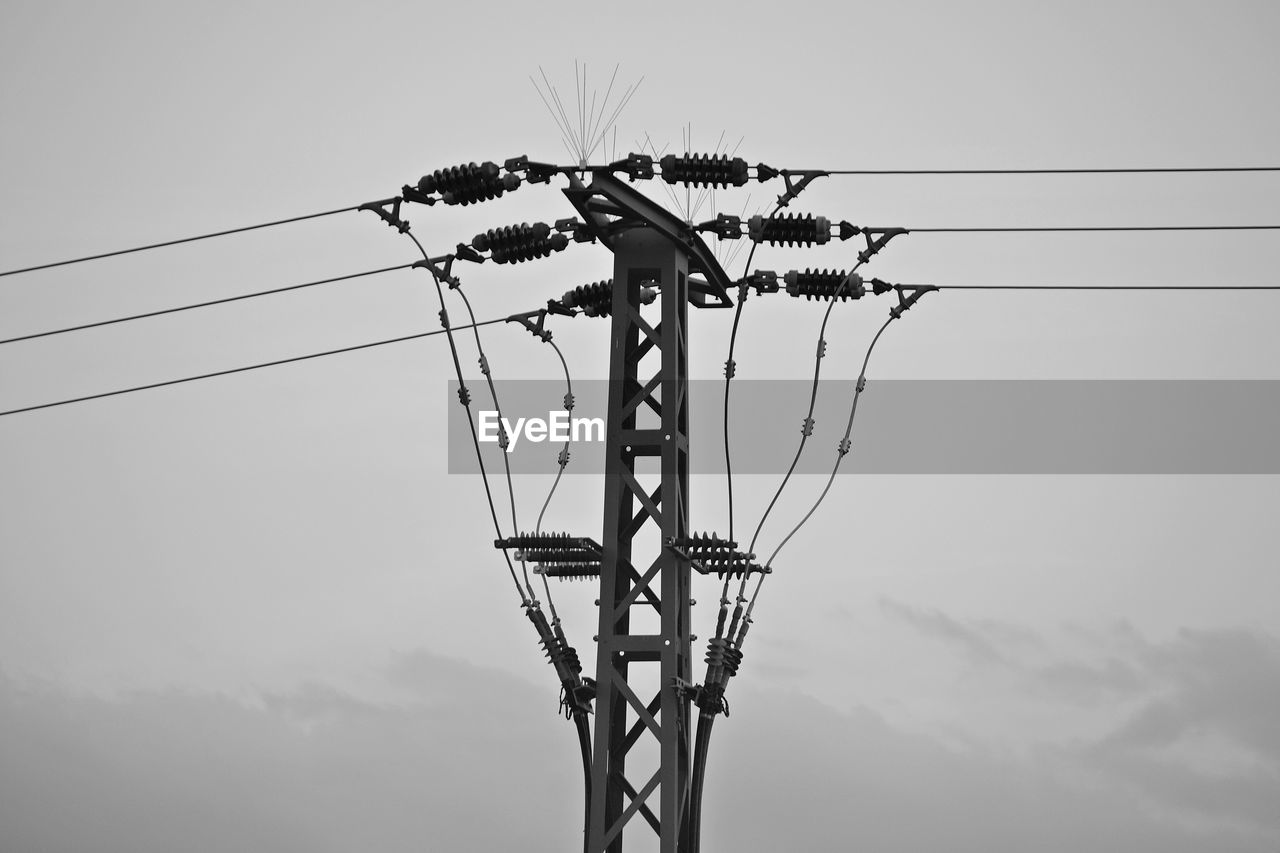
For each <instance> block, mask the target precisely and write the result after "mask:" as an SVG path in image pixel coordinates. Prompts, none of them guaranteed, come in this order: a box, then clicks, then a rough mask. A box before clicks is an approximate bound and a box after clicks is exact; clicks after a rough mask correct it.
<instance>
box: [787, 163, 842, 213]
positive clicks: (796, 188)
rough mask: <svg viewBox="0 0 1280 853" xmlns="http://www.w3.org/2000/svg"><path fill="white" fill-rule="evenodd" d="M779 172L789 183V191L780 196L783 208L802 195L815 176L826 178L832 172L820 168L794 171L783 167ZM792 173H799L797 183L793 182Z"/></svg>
mask: <svg viewBox="0 0 1280 853" xmlns="http://www.w3.org/2000/svg"><path fill="white" fill-rule="evenodd" d="M778 174H780V175H782V180H783V181H785V182H786V184H787V191H786V192H785V193H783V194H782V195H780V196H778V207H780V208H781V207H786V206H787V205H789V204H791V201H792V199H794V198H795V197H796V196H798V195H800V193H801V192H803V191H804V188H805V187H807V186H809V184H810V183H812V182H813V180H814V179H815V178H824V177H826V176H827V175H829V174H830V173H829V172H823V171H820V170H818V169H806V170H803V171H794V172H793V171H791V170H790V169H783V170H782V171H781V172H779V173H778ZM792 175H799V176H800V180H798V181H796V182H795V183H792V182H791V176H792Z"/></svg>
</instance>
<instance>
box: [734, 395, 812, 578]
mask: <svg viewBox="0 0 1280 853" xmlns="http://www.w3.org/2000/svg"><path fill="white" fill-rule="evenodd" d="M813 424H814V420H813V418H805V419H804V424H803V425H802V426H801V427H800V434H801V435H805V436H808V435H813ZM738 600H739V601H744V600H745V599H742V598H739V599H738Z"/></svg>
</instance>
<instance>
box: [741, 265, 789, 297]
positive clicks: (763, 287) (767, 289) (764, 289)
mask: <svg viewBox="0 0 1280 853" xmlns="http://www.w3.org/2000/svg"><path fill="white" fill-rule="evenodd" d="M745 282H746V283H747V284H749V285H751V286H752V287H754V288H755V289H756V293H760V294H764V293H777V292H778V290H779V289H780V287H781V285H779V284H778V274H777V273H776V272H774V271H773V270H756V271H755V272H753V273H751V275H749V276H747V277H746V279H745Z"/></svg>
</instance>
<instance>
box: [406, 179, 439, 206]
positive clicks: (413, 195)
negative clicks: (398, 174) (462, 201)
mask: <svg viewBox="0 0 1280 853" xmlns="http://www.w3.org/2000/svg"><path fill="white" fill-rule="evenodd" d="M400 195H401V197H403V198H404V200H405V201H410V202H413V203H414V204H425V205H427V206H428V207H430V206H431V205H433V204H435V203H436V202H437V201H439V199H435V198H432V197H431V196H430V195H428V194H427V193H424V192H423V191H422V190H420V189H418V188H417V187H411V186H409V185H408V184H405V185H404V186H403V187H401V188H400Z"/></svg>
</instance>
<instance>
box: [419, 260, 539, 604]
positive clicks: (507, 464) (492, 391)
mask: <svg viewBox="0 0 1280 853" xmlns="http://www.w3.org/2000/svg"><path fill="white" fill-rule="evenodd" d="M415 242H416V240H415ZM424 254H425V253H424ZM449 287H450V289H451V290H453V291H455V292H456V293H457V294H458V296H460V297H462V304H463V305H465V306H466V309H467V316H468V317H469V318H470V319H471V323H472V326H471V332H472V334H473V335H474V336H475V341H476V353H477V354H478V355H479V356H480V358H479V364H480V372H481V373H482V374H484V379H485V384H486V385H487V386H488V388H489V397H490V399H492V400H493V410H494V414H496V415H497V418H498V449H499V450H501V451H502V468H503V470H504V472H505V473H506V480H507V498H508V500H509V502H510V504H511V532H512V534H516V533H519V532H520V524H519V523H518V522H517V521H516V492H515V485H514V483H513V482H512V479H511V459H510V454H508V453H507V447H508V445H509V441H510V439H509V437H508V436H507V429H506V426H505V422H504V421H503V419H502V405H501V404H500V403H499V402H498V389H497V388H496V387H495V386H494V384H493V371H492V370H491V369H490V367H489V359H488V357H487V356H486V355H485V353H484V345H483V344H482V343H481V342H480V330H479V329H477V328H476V327H475V325H474V324H475V321H476V315H475V312H474V311H473V310H471V300H470V299H468V298H467V294H466V293H464V292H463V290H462V284H461V282H459V283H457V284H456V285H455V284H453V283H452V282H451V283H450V285H449ZM501 535H502V532H501V531H498V536H501ZM520 573H521V574H522V575H523V576H524V585H525V589H527V590H528V591H529V598H530V606H532V607H537V606H538V598H537V595H536V594H535V593H534V591H533V582H532V581H530V580H529V564H528V562H527V561H525V560H520ZM544 580H545V579H544Z"/></svg>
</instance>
